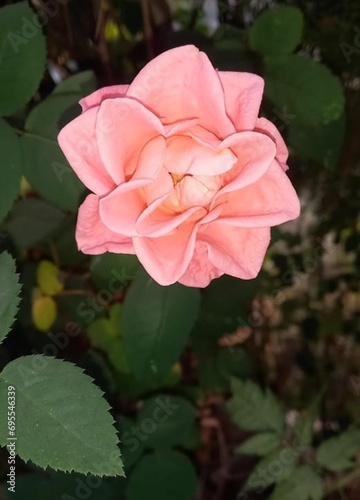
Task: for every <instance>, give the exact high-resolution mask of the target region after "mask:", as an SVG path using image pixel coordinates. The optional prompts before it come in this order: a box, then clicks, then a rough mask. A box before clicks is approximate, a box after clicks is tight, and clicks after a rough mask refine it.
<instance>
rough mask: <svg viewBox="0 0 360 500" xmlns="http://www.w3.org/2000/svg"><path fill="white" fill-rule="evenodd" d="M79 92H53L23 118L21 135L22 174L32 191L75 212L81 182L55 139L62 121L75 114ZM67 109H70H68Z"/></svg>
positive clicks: (81, 187) (82, 190)
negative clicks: (23, 129) (34, 190)
mask: <svg viewBox="0 0 360 500" xmlns="http://www.w3.org/2000/svg"><path fill="white" fill-rule="evenodd" d="M80 97H81V95H79V94H69V95H67V94H61V93H60V94H56V95H54V96H50V97H49V98H48V99H46V100H45V101H43V102H41V103H40V104H39V105H38V106H36V107H35V108H34V109H33V110H32V111H31V113H30V115H29V116H28V118H27V120H26V126H25V128H26V131H27V133H26V134H25V135H24V136H23V137H22V146H23V153H24V160H25V166H24V173H25V177H26V178H27V180H28V181H29V183H30V184H31V186H32V187H33V188H34V189H36V191H37V192H38V193H39V194H40V195H41V196H42V197H43V198H44V199H45V200H47V201H49V202H51V203H53V204H54V205H56V206H57V207H58V208H60V209H61V210H65V211H70V212H75V211H76V210H77V208H78V206H79V204H80V201H81V195H82V194H83V192H84V186H83V184H82V183H81V182H80V180H79V179H78V178H77V176H76V175H75V173H74V171H73V170H72V169H71V168H70V166H69V164H68V162H67V160H66V159H65V156H64V155H63V153H62V152H61V150H60V147H59V145H58V143H57V140H56V139H57V135H58V133H59V131H60V128H61V127H62V126H64V125H65V123H66V121H69V119H70V118H74V117H75V116H68V115H67V114H66V113H69V112H71V113H72V114H73V115H74V111H75V114H79V112H80V107H79V106H78V105H77V101H78V100H79V99H80ZM69 109H70V111H69Z"/></svg>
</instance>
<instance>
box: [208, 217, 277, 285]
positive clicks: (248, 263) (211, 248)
mask: <svg viewBox="0 0 360 500" xmlns="http://www.w3.org/2000/svg"><path fill="white" fill-rule="evenodd" d="M199 239H201V240H202V241H205V242H206V243H207V247H208V252H209V260H210V262H211V263H212V264H213V265H214V266H216V267H217V268H218V269H219V270H221V271H222V272H223V273H225V274H229V275H230V276H235V277H236V278H241V279H252V278H256V276H257V275H258V273H259V271H260V269H261V266H262V263H263V261H264V257H265V253H266V250H267V248H268V246H269V243H270V228H255V229H252V228H251V229H248V228H243V227H234V226H229V225H227V224H221V223H220V222H217V221H215V222H213V223H211V224H208V225H207V226H201V228H200V229H199Z"/></svg>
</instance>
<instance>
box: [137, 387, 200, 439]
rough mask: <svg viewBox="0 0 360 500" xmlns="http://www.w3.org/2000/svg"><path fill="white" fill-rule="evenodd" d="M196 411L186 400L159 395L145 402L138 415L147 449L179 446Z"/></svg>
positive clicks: (188, 429)
mask: <svg viewBox="0 0 360 500" xmlns="http://www.w3.org/2000/svg"><path fill="white" fill-rule="evenodd" d="M195 414H196V410H195V408H194V406H193V405H192V404H190V403H189V402H188V401H187V400H186V399H184V398H181V397H179V396H167V395H165V394H160V395H158V396H155V397H153V398H151V399H149V400H148V401H146V402H145V404H144V406H143V408H142V409H141V411H140V412H139V415H138V425H139V428H140V430H141V431H142V432H143V434H144V435H145V436H144V444H145V446H146V447H147V448H164V447H171V446H176V445H178V444H180V443H181V442H182V440H183V438H184V435H185V434H186V433H187V432H190V429H191V428H192V425H193V423H194V420H195Z"/></svg>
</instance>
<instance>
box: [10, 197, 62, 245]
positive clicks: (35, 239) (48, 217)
mask: <svg viewBox="0 0 360 500" xmlns="http://www.w3.org/2000/svg"><path fill="white" fill-rule="evenodd" d="M64 221H65V214H64V213H63V212H61V211H60V210H59V209H58V208H56V207H54V206H53V205H50V204H49V203H47V202H46V201H43V200H40V199H37V198H25V199H22V200H19V201H18V202H17V203H16V204H15V206H14V209H13V210H12V212H11V216H10V218H9V221H8V222H7V224H6V230H7V231H8V232H9V234H10V235H11V237H12V238H13V240H14V243H15V245H16V246H18V247H30V246H32V245H35V244H36V243H39V242H41V241H43V240H46V239H49V238H50V237H51V236H53V235H54V234H55V232H56V231H58V230H59V229H60V227H61V225H62V223H63V222H64Z"/></svg>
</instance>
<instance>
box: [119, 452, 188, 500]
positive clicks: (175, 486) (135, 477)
mask: <svg viewBox="0 0 360 500" xmlns="http://www.w3.org/2000/svg"><path fill="white" fill-rule="evenodd" d="M196 482H197V481H196V474H195V470H194V467H193V465H192V463H191V462H190V460H189V459H188V458H187V457H186V456H185V455H183V454H182V453H179V452H177V451H163V452H160V451H156V452H155V453H150V454H148V455H146V456H145V457H144V458H142V459H141V460H140V462H139V463H138V464H137V465H136V467H135V469H134V471H133V473H132V474H131V476H130V479H129V484H128V489H127V499H128V500H144V499H145V498H146V500H170V499H171V500H192V499H193V498H194V494H195V490H196Z"/></svg>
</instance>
